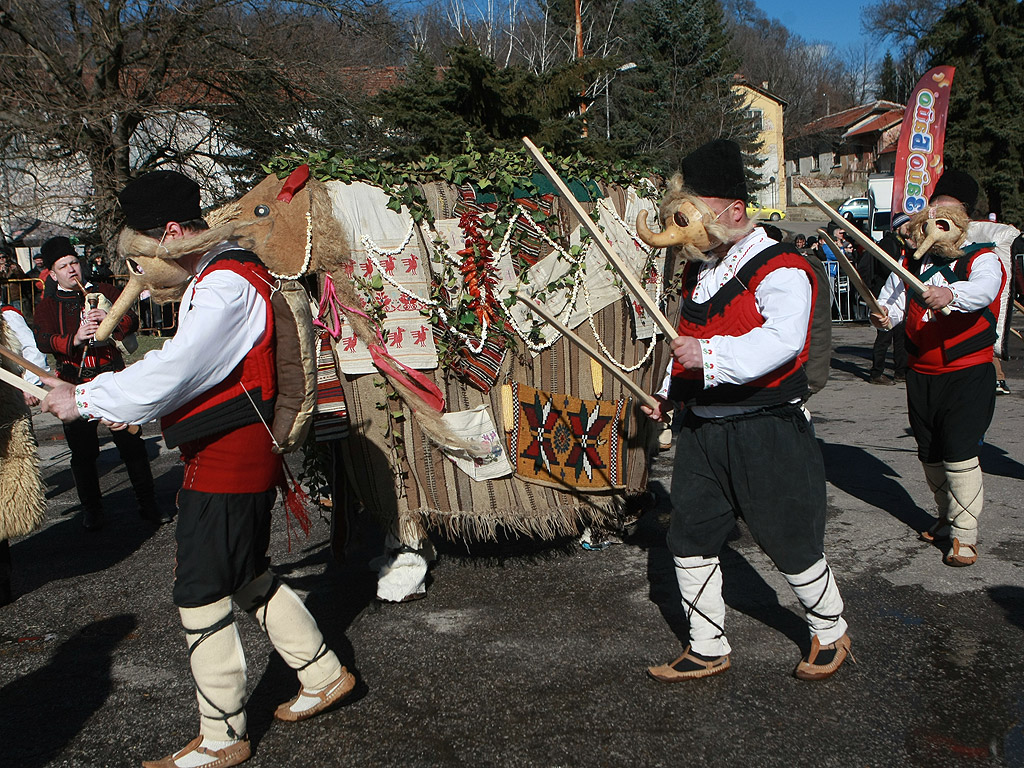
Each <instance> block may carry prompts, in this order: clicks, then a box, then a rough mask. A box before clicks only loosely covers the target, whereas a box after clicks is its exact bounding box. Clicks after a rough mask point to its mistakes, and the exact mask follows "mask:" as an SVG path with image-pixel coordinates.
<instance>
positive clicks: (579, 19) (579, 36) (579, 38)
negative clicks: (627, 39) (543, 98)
mask: <svg viewBox="0 0 1024 768" xmlns="http://www.w3.org/2000/svg"><path fill="white" fill-rule="evenodd" d="M581 5H582V0H576V60H577V61H582V60H583V10H582V8H581ZM586 99H587V88H586V86H584V87H583V90H582V91H580V117H581V118H582V119H583V130H582V133H581V135H582V136H583V138H584V139H585V138H587V101H586Z"/></svg>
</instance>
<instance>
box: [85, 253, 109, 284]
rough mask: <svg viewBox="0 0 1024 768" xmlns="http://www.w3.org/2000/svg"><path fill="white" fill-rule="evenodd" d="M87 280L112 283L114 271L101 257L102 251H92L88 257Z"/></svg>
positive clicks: (97, 282)
mask: <svg viewBox="0 0 1024 768" xmlns="http://www.w3.org/2000/svg"><path fill="white" fill-rule="evenodd" d="M89 280H91V281H92V282H93V283H96V284H97V285H99V284H100V283H109V284H111V285H113V283H114V272H113V271H112V270H111V269H110V267H108V266H107V262H106V261H105V260H104V259H103V252H102V251H93V254H92V256H91V257H90V259H89Z"/></svg>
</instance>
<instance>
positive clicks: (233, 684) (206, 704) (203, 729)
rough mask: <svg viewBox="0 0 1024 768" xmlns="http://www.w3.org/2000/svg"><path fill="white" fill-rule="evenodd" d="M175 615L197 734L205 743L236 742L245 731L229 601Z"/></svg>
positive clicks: (242, 672) (240, 657)
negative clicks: (184, 645)
mask: <svg viewBox="0 0 1024 768" xmlns="http://www.w3.org/2000/svg"><path fill="white" fill-rule="evenodd" d="M178 612H179V613H180V614H181V624H182V626H183V627H184V628H185V638H186V640H187V642H188V645H189V664H190V666H191V667H192V677H193V678H195V681H196V698H197V699H198V701H199V715H200V725H199V732H200V733H201V734H202V735H203V738H206V739H213V740H216V741H226V742H228V743H230V742H233V741H237V740H238V739H240V738H241V737H242V736H244V735H245V731H246V720H245V682H246V669H245V654H244V653H243V651H242V642H241V640H240V639H239V637H238V628H237V627H236V626H235V622H234V617H233V615H232V611H231V598H229V597H225V598H222V599H221V600H218V601H217V602H215V603H210V604H209V605H203V606H200V607H198V608H179V609H178Z"/></svg>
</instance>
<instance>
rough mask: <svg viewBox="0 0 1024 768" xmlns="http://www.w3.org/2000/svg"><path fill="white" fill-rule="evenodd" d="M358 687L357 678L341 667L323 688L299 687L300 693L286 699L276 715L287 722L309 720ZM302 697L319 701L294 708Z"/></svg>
mask: <svg viewBox="0 0 1024 768" xmlns="http://www.w3.org/2000/svg"><path fill="white" fill-rule="evenodd" d="M355 687H356V678H355V675H353V674H352V673H351V672H349V671H348V670H347V669H345V667H342V668H341V674H340V675H338V676H337V677H336V678H335V679H334V680H332V681H331V682H330V683H328V684H327V686H326V687H324V688H323V689H322V690H319V691H307V690H306V689H305V688H301V689H299V693H298V695H297V696H296V697H295V698H294V699H292V700H291V701H286V702H285V703H284V704H282V705H281V706H279V707H278V708H277V709H276V710H275V711H274V717H276V718H277V719H278V720H284V721H285V722H286V723H297V722H298V721H299V720H308V719H309V718H311V717H313V716H314V715H319V714H320V713H321V712H323V711H324V710H325V709H327V708H328V707H331V706H333V705H335V704H337V703H338V702H339V701H341V700H342V699H344V698H345V697H346V696H348V694H349V693H351V692H352V689H353V688H355ZM300 698H307V699H317V700H318V701H317V702H316V704H314V705H313V706H311V707H308V708H306V709H300V710H294V709H292V707H293V706H294V705H295V703H296V702H297V701H298V700H299V699H300Z"/></svg>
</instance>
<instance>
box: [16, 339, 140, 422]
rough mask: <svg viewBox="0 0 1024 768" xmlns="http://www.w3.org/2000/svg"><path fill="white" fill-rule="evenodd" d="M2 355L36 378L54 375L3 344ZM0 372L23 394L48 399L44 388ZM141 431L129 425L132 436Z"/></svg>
mask: <svg viewBox="0 0 1024 768" xmlns="http://www.w3.org/2000/svg"><path fill="white" fill-rule="evenodd" d="M0 355H3V356H4V357H6V358H7V359H8V360H11V361H13V362H15V363H17V364H18V365H20V366H21V367H22V368H24V369H25V370H26V371H29V372H30V373H34V374H35V375H36V376H39V377H43V376H47V377H51V376H53V374H52V373H50V372H49V371H47V370H46V369H45V368H40V367H39V366H38V365H36V364H34V363H31V362H29V361H28V360H26V359H25V358H24V357H22V356H21V355H19V354H18V353H17V352H14V351H12V350H10V349H8V348H7V347H5V346H4V345H3V344H0ZM0 370H2V371H4V372H5V373H7V374H8V376H0V378H2V379H3V380H4V381H6V382H7V383H8V384H10V385H12V386H15V387H17V388H18V389H20V390H21V391H23V392H28V393H29V394H30V395H35V396H36V397H38V398H39V399H40V400H42V399H43V398H44V397H46V395H47V393H48V391H49V390H46V389H43V388H42V387H39V386H36V385H35V384H29V383H28V382H27V381H25V380H24V379H23V378H21V377H20V376H17V375H16V374H13V373H11V372H10V371H8V370H6V369H4V368H0ZM12 377H13V378H12ZM18 382H20V383H18ZM140 429H142V427H140V426H139V425H138V424H129V425H128V432H129V433H130V434H133V435H134V434H136V433H138V431H139V430H140Z"/></svg>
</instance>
